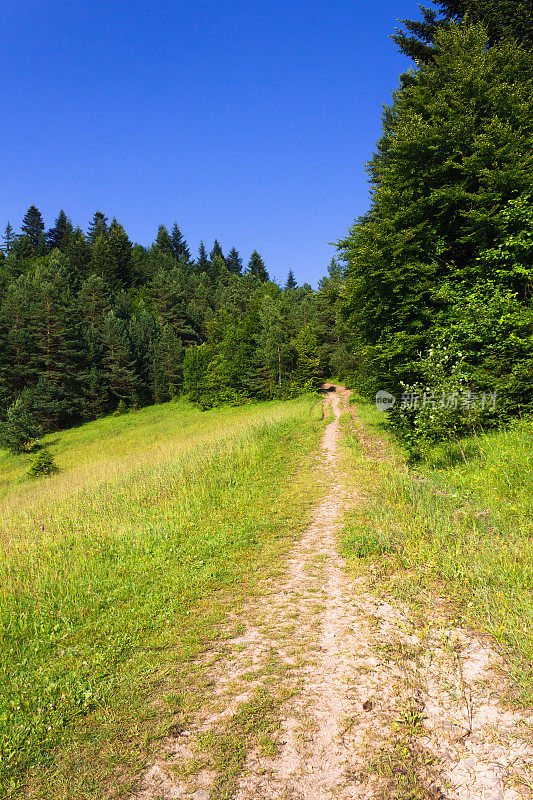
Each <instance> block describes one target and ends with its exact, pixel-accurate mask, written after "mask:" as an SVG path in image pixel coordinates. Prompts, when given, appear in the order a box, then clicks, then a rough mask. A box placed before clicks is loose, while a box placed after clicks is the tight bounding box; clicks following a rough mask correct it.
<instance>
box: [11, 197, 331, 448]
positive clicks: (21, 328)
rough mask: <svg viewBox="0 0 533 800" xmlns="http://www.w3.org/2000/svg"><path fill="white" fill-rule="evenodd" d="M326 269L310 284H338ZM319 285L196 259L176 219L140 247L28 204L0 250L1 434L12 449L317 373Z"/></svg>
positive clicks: (218, 254) (258, 267)
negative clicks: (133, 413) (166, 406)
mask: <svg viewBox="0 0 533 800" xmlns="http://www.w3.org/2000/svg"><path fill="white" fill-rule="evenodd" d="M339 282H340V269H339V268H338V266H332V267H331V269H330V275H329V277H328V278H327V279H325V280H324V281H323V285H322V292H323V293H324V292H330V291H332V290H333V291H336V290H335V288H334V287H335V286H337V285H338V284H339ZM330 326H334V322H333V320H332V319H331V318H330V313H329V309H328V308H327V304H325V303H324V298H323V294H321V293H320V292H318V293H316V292H314V291H313V290H312V289H311V287H310V286H309V285H308V284H304V285H303V286H301V287H299V286H298V285H297V283H296V280H295V279H294V275H293V272H292V270H290V271H289V275H288V278H287V282H286V285H285V286H284V287H281V286H279V285H277V284H276V283H275V282H273V281H272V280H270V278H269V274H268V271H267V268H266V266H265V263H264V261H263V259H262V257H261V256H260V254H259V253H258V252H257V251H256V250H254V251H253V252H252V254H251V256H250V259H249V261H248V264H247V266H246V267H244V265H243V260H242V258H241V256H240V254H239V252H238V251H237V250H236V249H235V248H232V249H231V250H230V251H229V253H227V254H226V255H225V254H224V253H223V251H222V248H221V246H220V244H219V242H218V241H216V240H215V242H214V244H213V247H212V249H211V251H210V252H209V253H208V251H207V249H206V247H205V246H204V244H203V243H201V244H200V247H199V252H198V255H197V257H196V258H193V257H192V256H191V253H190V249H189V246H188V244H187V242H186V240H185V239H184V237H183V235H182V233H181V231H180V229H179V227H178V225H177V224H174V225H173V227H172V228H171V230H170V231H169V230H168V229H167V228H166V227H165V226H164V225H161V226H160V227H159V229H158V231H157V235H156V238H155V241H154V242H153V244H152V245H151V246H150V247H143V246H141V245H139V244H133V243H132V241H131V240H130V238H129V237H128V235H127V233H126V231H125V230H124V228H123V226H122V225H121V224H120V223H119V222H118V221H117V220H116V219H115V218H113V219H112V221H111V222H109V220H108V219H107V217H106V216H105V215H104V213H102V212H101V211H97V212H96V213H95V214H94V216H93V219H92V221H91V224H90V225H89V228H88V230H87V233H84V232H83V231H82V230H81V228H79V227H74V226H73V224H72V222H71V221H70V219H69V218H68V216H67V215H66V213H65V212H64V211H61V212H60V213H59V215H58V216H57V219H56V220H55V222H54V225H53V226H52V227H51V228H50V229H49V230H47V231H46V230H45V224H44V221H43V218H42V215H41V213H40V212H39V210H38V209H37V208H36V207H35V206H33V205H32V206H31V207H30V208H29V209H28V211H27V213H26V214H25V216H24V219H23V221H22V225H21V229H20V231H19V232H18V233H15V232H14V230H13V228H12V226H11V225H10V224H9V223H8V225H7V226H6V229H5V233H4V247H3V250H2V253H1V255H0V437H1V439H2V442H3V443H4V445H5V446H8V447H10V448H11V449H13V450H21V449H23V448H25V447H26V446H27V443H28V442H31V441H33V440H35V438H36V437H37V436H39V435H41V434H42V433H45V432H47V431H51V430H56V429H59V428H62V427H65V426H68V425H72V424H76V423H78V422H82V421H85V420H89V419H95V418H97V417H99V416H101V415H104V414H108V413H111V412H115V413H120V412H121V411H124V410H126V409H131V408H138V407H140V406H144V405H147V404H151V403H159V402H163V401H166V400H169V399H171V398H173V397H176V396H177V395H179V394H182V393H185V394H187V395H188V396H189V397H190V398H191V399H192V400H193V401H195V402H197V403H199V404H201V405H202V407H204V408H207V407H210V406H212V405H216V404H219V403H222V402H233V403H241V402H246V401H247V400H250V399H253V398H258V399H269V398H274V397H290V396H292V395H294V394H295V393H299V392H301V391H302V390H305V389H307V388H312V387H314V386H316V385H317V383H319V382H320V380H321V379H322V377H323V376H324V375H325V374H326V373H327V372H329V370H330V368H331V367H330V361H331V357H332V354H333V351H334V350H335V349H336V344H338V343H336V342H335V336H334V335H333V334H330V333H329V330H328V329H329V327H330Z"/></svg>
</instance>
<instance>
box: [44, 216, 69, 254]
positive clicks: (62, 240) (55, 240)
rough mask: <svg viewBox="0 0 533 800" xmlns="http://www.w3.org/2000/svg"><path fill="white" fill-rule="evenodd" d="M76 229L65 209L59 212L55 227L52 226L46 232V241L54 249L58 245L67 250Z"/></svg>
mask: <svg viewBox="0 0 533 800" xmlns="http://www.w3.org/2000/svg"><path fill="white" fill-rule="evenodd" d="M73 232H74V229H73V227H72V222H71V221H70V220H69V218H68V217H67V215H66V214H65V212H64V211H63V209H61V211H60V212H59V214H58V216H57V218H56V220H55V224H54V227H53V228H50V230H49V231H48V233H47V234H46V242H47V244H48V247H49V248H50V249H51V250H53V249H54V247H57V248H58V249H59V250H62V251H63V252H66V250H67V248H68V246H69V244H70V241H71V239H72V234H73Z"/></svg>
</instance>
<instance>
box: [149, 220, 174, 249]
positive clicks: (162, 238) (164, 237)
mask: <svg viewBox="0 0 533 800" xmlns="http://www.w3.org/2000/svg"><path fill="white" fill-rule="evenodd" d="M153 249H154V250H155V251H157V252H159V253H165V254H166V255H169V256H171V255H173V251H172V239H171V238H170V234H169V232H168V231H167V229H166V228H165V226H164V225H160V226H159V228H158V229H157V236H156V239H155V242H154V245H153Z"/></svg>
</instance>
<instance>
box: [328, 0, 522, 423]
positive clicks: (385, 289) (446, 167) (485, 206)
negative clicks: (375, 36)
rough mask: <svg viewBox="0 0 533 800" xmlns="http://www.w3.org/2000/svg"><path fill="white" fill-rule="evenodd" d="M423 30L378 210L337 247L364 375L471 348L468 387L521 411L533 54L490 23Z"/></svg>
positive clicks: (397, 113)
mask: <svg viewBox="0 0 533 800" xmlns="http://www.w3.org/2000/svg"><path fill="white" fill-rule="evenodd" d="M441 5H443V4H441ZM447 5H449V6H450V8H451V4H447ZM430 16H431V15H430ZM430 23H431V20H430V17H427V18H426V19H425V21H424V22H423V23H421V25H422V26H423V25H425V24H428V25H430ZM419 34H420V41H422V42H423V41H426V43H427V42H429V41H431V42H433V44H434V52H433V53H432V57H431V58H430V59H429V60H424V59H422V63H420V65H419V69H418V70H417V71H416V73H413V74H412V80H410V81H407V82H404V85H403V88H402V89H401V90H399V91H398V92H397V93H396V94H395V96H394V102H393V105H392V106H391V107H390V108H387V109H386V110H385V113H384V117H383V136H382V138H381V139H380V141H379V143H378V146H377V151H376V153H375V155H374V157H373V159H372V161H371V162H370V165H369V173H370V177H371V182H372V187H373V189H372V207H371V209H370V211H369V213H368V214H367V215H365V216H364V217H363V218H361V219H360V220H358V221H357V222H356V224H355V225H354V226H353V228H352V230H351V231H350V234H349V236H348V237H347V238H346V239H345V240H344V241H343V242H341V244H340V248H341V251H342V253H343V256H344V258H345V261H346V280H345V287H344V295H345V297H346V301H345V303H344V318H345V319H346V322H347V325H348V329H349V336H348V337H347V341H349V342H350V343H351V347H352V353H354V354H355V357H354V360H353V373H352V374H353V381H354V384H355V386H356V388H357V389H358V390H359V391H361V392H362V393H364V394H366V395H371V394H373V393H374V392H375V391H376V390H378V389H388V390H390V391H392V392H393V393H394V394H400V393H401V391H402V389H403V388H404V385H407V386H411V387H413V386H414V387H419V386H420V385H423V386H426V385H430V384H429V383H428V382H427V379H426V378H425V377H424V369H425V361H426V359H427V357H428V352H429V350H430V348H435V347H436V346H440V345H442V346H443V347H445V348H447V349H449V351H450V353H451V355H452V356H453V357H455V355H456V354H457V352H458V351H461V352H462V353H464V370H465V374H464V380H465V389H467V390H468V391H478V392H482V391H485V390H490V391H491V392H493V391H497V392H498V397H499V403H500V404H501V408H502V409H503V410H504V411H505V413H517V411H518V410H519V408H524V407H528V406H530V404H531V402H532V400H533V397H532V393H531V378H530V377H529V375H530V374H531V352H532V351H531V335H532V330H533V329H532V317H531V289H532V233H531V224H532V209H531V197H530V194H529V192H530V183H531V174H532V169H533V156H532V154H531V147H530V142H531V136H532V135H533V126H532V120H533V92H532V91H531V89H532V86H533V69H532V67H533V64H532V61H531V55H530V53H529V52H528V51H527V50H526V49H525V48H521V47H519V46H517V44H516V42H515V41H513V40H512V39H509V38H508V37H506V36H504V35H502V36H501V37H500V41H499V42H498V43H497V44H494V45H493V46H491V47H487V38H486V32H485V30H484V28H483V27H482V26H480V25H467V24H454V23H453V22H451V23H449V24H446V25H445V26H438V30H435V32H434V36H433V34H432V35H431V37H432V38H431V37H430V39H427V40H424V35H425V34H423V30H422V28H420V30H419ZM448 377H449V376H448ZM431 388H432V389H433V388H438V387H433V385H431ZM428 413H429V412H428ZM416 417H417V419H418V420H419V423H420V425H422V417H421V416H420V415H419V414H417V415H416ZM426 423H427V424H428V425H429V418H428V419H427V420H426ZM447 424H448V423H446V424H444V423H443V425H444V427H446V425H447ZM430 427H431V426H430ZM432 435H433V434H432ZM432 435H431V436H432ZM431 436H430V438H431Z"/></svg>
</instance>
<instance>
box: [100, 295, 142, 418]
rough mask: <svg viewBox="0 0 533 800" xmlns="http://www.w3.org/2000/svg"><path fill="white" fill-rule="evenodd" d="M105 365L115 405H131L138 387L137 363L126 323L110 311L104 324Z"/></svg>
mask: <svg viewBox="0 0 533 800" xmlns="http://www.w3.org/2000/svg"><path fill="white" fill-rule="evenodd" d="M102 338H103V341H104V346H105V350H104V364H105V374H106V379H107V383H108V386H109V390H110V392H111V394H112V395H113V397H114V398H115V404H118V402H120V401H121V400H122V401H123V402H124V403H126V405H131V403H132V402H133V400H134V396H135V392H136V389H137V387H138V379H137V376H136V374H135V361H134V358H133V354H132V351H131V343H130V340H129V337H128V332H127V329H126V325H125V323H124V322H123V321H122V320H121V319H118V318H117V317H116V316H115V314H114V313H113V312H112V311H110V312H109V313H108V314H107V316H106V318H105V322H104V329H103V337H102Z"/></svg>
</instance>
